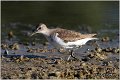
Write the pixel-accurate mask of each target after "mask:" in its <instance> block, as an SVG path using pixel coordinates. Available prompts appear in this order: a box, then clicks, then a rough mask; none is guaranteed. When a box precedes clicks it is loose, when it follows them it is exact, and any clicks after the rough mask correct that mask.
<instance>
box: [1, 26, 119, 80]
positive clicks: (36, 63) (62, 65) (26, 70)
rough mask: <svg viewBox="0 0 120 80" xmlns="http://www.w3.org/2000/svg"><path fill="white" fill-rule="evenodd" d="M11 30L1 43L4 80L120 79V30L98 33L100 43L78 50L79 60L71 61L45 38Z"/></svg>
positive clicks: (89, 43) (92, 42)
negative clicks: (31, 36) (119, 33)
mask: <svg viewBox="0 0 120 80" xmlns="http://www.w3.org/2000/svg"><path fill="white" fill-rule="evenodd" d="M25 26H28V25H25ZM29 26H30V25H29ZM15 28H17V27H16V26H13V30H14V29H15ZM29 28H30V27H29ZM7 31H8V33H3V32H2V41H1V77H2V79H119V50H120V49H119V35H118V30H112V31H111V30H101V31H99V32H97V33H98V36H97V37H98V38H99V40H97V41H89V42H88V43H87V44H86V45H84V46H82V47H81V48H79V49H77V50H76V51H75V54H74V56H75V57H77V58H78V59H79V60H75V59H73V58H71V59H70V60H69V61H67V58H68V56H69V54H68V53H67V52H64V50H63V51H61V52H58V50H56V49H55V48H54V47H52V46H51V45H50V44H49V43H48V42H47V41H44V40H42V38H41V37H37V36H34V37H33V38H32V40H30V38H29V37H28V36H27V35H28V34H29V31H22V32H21V34H22V33H25V34H22V35H20V33H16V32H15V31H12V32H11V31H10V30H9V29H8V30H7ZM16 34H17V35H20V36H16ZM23 35H24V36H23ZM25 36H27V37H26V38H27V40H25V39H24V38H25ZM39 36H41V35H39ZM21 37H22V39H21ZM35 37H37V38H35ZM34 38H35V39H34ZM39 38H40V39H39ZM38 39H39V40H38ZM29 40H30V41H29ZM41 40H42V41H41Z"/></svg>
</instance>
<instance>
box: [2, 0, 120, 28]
mask: <svg viewBox="0 0 120 80" xmlns="http://www.w3.org/2000/svg"><path fill="white" fill-rule="evenodd" d="M1 7H2V8H1V14H2V15H1V17H2V24H7V23H10V22H21V23H25V24H33V25H35V24H38V23H40V22H42V23H46V24H48V25H64V26H69V27H72V26H73V27H75V26H78V25H83V24H86V25H89V26H91V27H94V28H95V29H100V28H99V26H100V25H104V24H108V25H112V26H113V27H114V28H118V25H119V24H118V23H119V2H118V1H2V3H1Z"/></svg>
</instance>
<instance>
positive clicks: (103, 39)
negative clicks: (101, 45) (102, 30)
mask: <svg viewBox="0 0 120 80" xmlns="http://www.w3.org/2000/svg"><path fill="white" fill-rule="evenodd" d="M109 40H110V38H109V37H108V36H107V37H103V38H102V41H103V42H108V41H109Z"/></svg>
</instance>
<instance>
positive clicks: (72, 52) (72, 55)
mask: <svg viewBox="0 0 120 80" xmlns="http://www.w3.org/2000/svg"><path fill="white" fill-rule="evenodd" d="M69 52H70V55H69V57H68V58H67V61H69V59H70V57H72V58H74V59H75V60H78V58H76V57H75V56H74V50H69Z"/></svg>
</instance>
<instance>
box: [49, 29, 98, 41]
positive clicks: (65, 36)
mask: <svg viewBox="0 0 120 80" xmlns="http://www.w3.org/2000/svg"><path fill="white" fill-rule="evenodd" d="M55 33H58V37H59V38H61V39H62V40H64V41H65V42H68V41H76V40H80V39H84V38H91V37H93V36H95V35H96V34H81V33H79V32H75V31H71V30H67V29H61V28H56V29H54V31H52V33H51V35H53V34H55Z"/></svg>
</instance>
